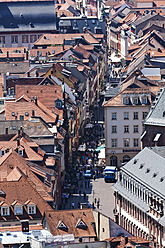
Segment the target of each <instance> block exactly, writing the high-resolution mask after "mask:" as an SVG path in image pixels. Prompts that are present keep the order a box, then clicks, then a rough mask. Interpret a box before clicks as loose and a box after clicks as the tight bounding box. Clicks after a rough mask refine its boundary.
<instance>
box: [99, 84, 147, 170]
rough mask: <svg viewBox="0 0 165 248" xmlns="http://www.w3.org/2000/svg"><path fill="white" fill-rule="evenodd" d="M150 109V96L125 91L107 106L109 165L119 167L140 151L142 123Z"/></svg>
mask: <svg viewBox="0 0 165 248" xmlns="http://www.w3.org/2000/svg"><path fill="white" fill-rule="evenodd" d="M149 108H150V95H149V94H148V93H147V94H144V93H138V94H134V92H133V90H132V89H131V90H130V91H129V93H128V90H127V92H122V93H120V94H118V95H117V96H116V97H114V98H112V99H110V100H109V101H108V102H107V103H105V104H104V109H105V145H106V165H115V166H120V165H121V164H122V163H125V162H128V161H129V160H130V159H131V158H132V157H134V156H135V155H136V154H137V153H138V152H139V151H140V150H141V141H140V136H141V134H142V132H143V126H142V123H143V120H144V119H145V117H146V115H147V113H148V111H149Z"/></svg>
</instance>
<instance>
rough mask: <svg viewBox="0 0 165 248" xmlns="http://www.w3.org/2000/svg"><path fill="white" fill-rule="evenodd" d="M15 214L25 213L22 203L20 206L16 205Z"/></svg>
mask: <svg viewBox="0 0 165 248" xmlns="http://www.w3.org/2000/svg"><path fill="white" fill-rule="evenodd" d="M14 214H15V215H20V214H23V207H22V206H21V205H20V206H14Z"/></svg>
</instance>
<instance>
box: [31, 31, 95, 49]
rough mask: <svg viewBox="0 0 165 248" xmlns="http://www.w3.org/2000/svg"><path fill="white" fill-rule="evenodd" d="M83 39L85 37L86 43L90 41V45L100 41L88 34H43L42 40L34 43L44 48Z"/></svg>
mask: <svg viewBox="0 0 165 248" xmlns="http://www.w3.org/2000/svg"><path fill="white" fill-rule="evenodd" d="M82 37H84V39H85V40H86V41H88V42H89V43H90V44H98V43H99V42H98V40H97V39H95V38H94V37H93V36H92V35H90V34H88V33H77V34H76V33H75V34H74V33H73V34H43V35H42V36H40V38H39V39H38V40H37V41H36V42H34V45H35V46H42V45H48V46H50V45H53V44H56V46H57V45H62V44H63V43H64V40H65V41H66V40H72V39H75V38H80V39H82Z"/></svg>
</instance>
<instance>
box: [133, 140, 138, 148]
mask: <svg viewBox="0 0 165 248" xmlns="http://www.w3.org/2000/svg"><path fill="white" fill-rule="evenodd" d="M133 144H134V147H138V146H139V139H134V141H133Z"/></svg>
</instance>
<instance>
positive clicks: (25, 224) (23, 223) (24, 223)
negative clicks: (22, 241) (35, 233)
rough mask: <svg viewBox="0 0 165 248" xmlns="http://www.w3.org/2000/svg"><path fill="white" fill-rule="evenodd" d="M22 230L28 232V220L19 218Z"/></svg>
mask: <svg viewBox="0 0 165 248" xmlns="http://www.w3.org/2000/svg"><path fill="white" fill-rule="evenodd" d="M21 230H22V232H29V220H21Z"/></svg>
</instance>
